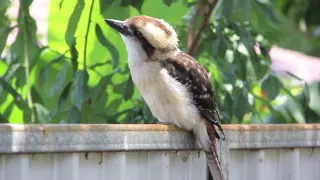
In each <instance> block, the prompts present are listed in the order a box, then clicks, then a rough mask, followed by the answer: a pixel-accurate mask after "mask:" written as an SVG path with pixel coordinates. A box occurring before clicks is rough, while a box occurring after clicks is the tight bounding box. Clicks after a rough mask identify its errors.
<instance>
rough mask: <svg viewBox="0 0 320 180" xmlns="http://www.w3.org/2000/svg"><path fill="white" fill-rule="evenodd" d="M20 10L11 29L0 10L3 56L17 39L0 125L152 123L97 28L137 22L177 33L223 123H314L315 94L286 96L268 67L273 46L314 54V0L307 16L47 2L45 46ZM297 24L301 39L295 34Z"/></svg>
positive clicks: (122, 58)
mask: <svg viewBox="0 0 320 180" xmlns="http://www.w3.org/2000/svg"><path fill="white" fill-rule="evenodd" d="M20 3H21V7H20V9H19V17H18V19H17V23H18V25H17V26H16V27H11V26H10V21H13V20H9V19H8V17H7V16H6V14H5V12H6V9H7V7H9V6H10V4H9V1H6V2H5V3H4V5H1V7H2V8H1V9H0V24H1V26H0V37H1V38H0V53H1V52H2V50H3V48H4V47H5V42H6V39H7V36H8V33H9V32H10V31H11V30H12V29H14V28H18V29H19V34H18V37H17V39H16V41H15V42H14V44H13V45H12V46H10V47H8V48H7V52H6V55H5V56H4V57H2V61H0V67H1V68H0V75H1V78H0V94H1V96H0V122H1V121H2V122H10V123H154V122H156V119H155V118H154V117H153V116H152V114H151V112H150V110H149V108H148V107H147V106H146V104H145V103H144V101H143V99H142V98H141V97H140V94H139V92H138V91H137V89H136V88H134V85H133V83H132V80H131V77H130V75H129V69H128V66H127V63H126V59H127V57H126V50H125V47H124V44H123V43H122V40H121V38H120V36H119V35H118V34H117V33H116V32H115V31H113V30H112V29H110V28H109V27H108V26H107V25H106V24H105V23H104V20H103V19H104V18H114V19H126V18H128V17H131V16H134V15H139V14H146V15H150V16H154V17H158V18H163V19H165V20H166V21H168V22H169V23H170V24H171V25H173V26H174V27H175V29H176V30H177V32H178V34H179V38H180V48H181V49H182V50H184V51H186V52H188V50H189V52H190V53H191V54H192V55H193V56H194V57H196V58H197V59H198V60H199V61H200V63H201V64H203V65H204V66H205V67H206V68H207V69H208V70H209V71H210V73H211V75H212V82H213V84H214V88H215V92H216V96H217V102H218V105H219V108H220V114H221V117H222V121H223V122H224V123H265V122H271V123H279V122H281V123H292V122H316V121H317V120H319V118H318V117H319V115H320V112H319V110H318V109H319V103H317V102H320V100H319V91H318V90H319V88H318V87H319V86H317V85H314V86H312V88H310V89H309V88H303V87H294V88H293V87H288V86H287V85H286V86H285V85H284V84H283V82H282V81H281V80H279V79H278V78H277V77H275V76H274V75H273V74H272V73H271V71H270V60H269V58H268V48H269V47H270V46H271V45H272V44H277V45H281V46H283V47H286V48H291V49H296V50H299V51H302V52H305V53H310V54H312V52H313V51H314V49H313V48H314V47H317V43H318V42H317V40H316V39H317V38H316V37H313V36H312V37H310V32H312V28H314V27H315V25H319V24H320V23H319V22H318V21H317V20H318V18H315V17H317V15H318V14H317V13H315V12H316V11H315V10H314V7H310V6H311V5H312V3H316V2H313V1H312V0H311V1H310V2H309V3H305V4H306V5H309V6H308V7H309V9H310V10H305V8H300V5H301V4H299V3H298V1H290V2H289V1H288V0H282V1H276V2H272V4H270V3H271V2H269V3H267V2H265V1H258V0H247V1H244V2H242V1H241V2H240V1H239V0H234V1H227V0H220V1H218V4H213V3H212V2H211V1H203V0H201V1H200V0H199V1H196V2H193V1H185V0H184V1H172V0H164V1H141V0H136V1H129V0H100V1H98V0H69V1H64V0H51V1H50V12H49V14H50V16H49V32H48V33H49V34H48V40H49V45H48V46H43V45H40V44H39V43H38V41H37V37H36V24H35V22H34V20H33V18H32V17H31V16H30V13H29V6H30V4H31V3H32V0H27V1H26V0H24V1H22V0H21V1H20ZM288 4H289V5H288ZM287 6H288V7H287ZM286 7H287V8H286ZM210 8H212V9H211V11H213V12H212V14H211V13H207V11H208V10H210ZM293 8H296V9H299V10H300V11H301V12H300V11H299V12H300V13H297V11H293V10H291V9H293ZM211 11H210V12H211ZM120 12H121V13H120ZM164 12H165V13H164ZM317 12H318V11H317ZM301 14H306V15H305V16H303V15H301ZM302 18H304V20H305V22H306V23H307V27H308V31H307V32H301V31H300V30H299V28H298V23H299V22H300V19H302ZM309 28H310V29H311V30H309ZM307 33H309V34H307ZM197 35H198V36H197ZM198 37H199V38H198ZM310 38H312V40H313V41H312V42H311V41H310ZM190 44H191V45H190ZM190 46H194V50H192V51H190ZM257 48H258V49H259V50H260V51H261V53H257V51H256V50H257ZM305 87H308V86H305ZM283 99H288V101H286V102H285V103H284V102H283ZM314 99H318V100H319V101H316V100H314ZM288 102H290V106H284V109H283V107H282V106H281V105H283V104H286V103H288ZM280 106H281V107H282V108H279V107H280Z"/></svg>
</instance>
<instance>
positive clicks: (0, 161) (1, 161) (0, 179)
mask: <svg viewBox="0 0 320 180" xmlns="http://www.w3.org/2000/svg"><path fill="white" fill-rule="evenodd" d="M5 166H6V160H5V155H0V180H5V179H4V177H5V172H6V171H5Z"/></svg>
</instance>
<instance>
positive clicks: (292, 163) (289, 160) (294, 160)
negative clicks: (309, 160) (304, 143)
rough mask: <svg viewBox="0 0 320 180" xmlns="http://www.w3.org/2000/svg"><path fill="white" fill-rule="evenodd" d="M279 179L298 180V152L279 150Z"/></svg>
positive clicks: (295, 150)
mask: <svg viewBox="0 0 320 180" xmlns="http://www.w3.org/2000/svg"><path fill="white" fill-rule="evenodd" d="M278 172H279V179H281V180H299V150H298V149H281V150H280V157H279V171H278Z"/></svg>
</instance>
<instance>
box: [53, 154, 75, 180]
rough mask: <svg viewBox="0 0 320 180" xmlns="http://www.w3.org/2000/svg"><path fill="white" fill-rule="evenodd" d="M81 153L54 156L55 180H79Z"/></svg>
mask: <svg viewBox="0 0 320 180" xmlns="http://www.w3.org/2000/svg"><path fill="white" fill-rule="evenodd" d="M79 156H80V154H79V153H69V154H68V153H63V154H60V153H57V154H55V155H54V180H79Z"/></svg>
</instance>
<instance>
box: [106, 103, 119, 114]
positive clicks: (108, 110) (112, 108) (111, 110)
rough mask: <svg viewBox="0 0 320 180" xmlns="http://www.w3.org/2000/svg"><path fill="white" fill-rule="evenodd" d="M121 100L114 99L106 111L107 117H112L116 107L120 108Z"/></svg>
mask: <svg viewBox="0 0 320 180" xmlns="http://www.w3.org/2000/svg"><path fill="white" fill-rule="evenodd" d="M121 102H122V100H121V99H114V100H113V101H112V102H111V103H110V104H109V105H108V106H107V109H106V114H107V115H113V114H115V113H116V112H117V109H118V107H119V106H120V104H121Z"/></svg>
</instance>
